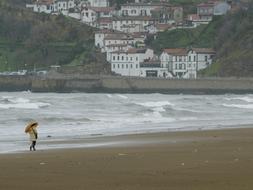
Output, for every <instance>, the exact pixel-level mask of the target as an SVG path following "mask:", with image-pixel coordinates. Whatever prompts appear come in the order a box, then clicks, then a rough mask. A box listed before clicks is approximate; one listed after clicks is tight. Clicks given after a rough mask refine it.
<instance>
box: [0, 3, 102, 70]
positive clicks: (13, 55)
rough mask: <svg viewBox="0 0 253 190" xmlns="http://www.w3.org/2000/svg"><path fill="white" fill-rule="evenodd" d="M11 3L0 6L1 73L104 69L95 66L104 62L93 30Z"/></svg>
mask: <svg viewBox="0 0 253 190" xmlns="http://www.w3.org/2000/svg"><path fill="white" fill-rule="evenodd" d="M13 1H16V0H11V1H1V3H0V71H6V70H8V71H15V70H21V69H26V70H33V69H36V70H44V69H48V68H49V66H50V65H56V64H57V65H67V64H70V63H72V65H81V66H87V67H89V68H91V67H92V65H96V66H95V69H97V68H103V67H104V68H106V69H107V67H106V66H102V67H101V66H100V67H98V66H97V64H101V65H103V64H104V63H105V61H104V60H105V59H104V58H103V57H102V56H101V55H100V53H99V51H98V50H96V49H95V47H94V31H93V29H92V28H90V27H88V26H86V25H83V24H81V23H79V22H77V21H75V20H72V19H69V18H66V17H64V16H62V15H59V16H52V15H51V16H50V15H46V14H35V13H32V12H30V11H28V10H26V9H22V8H20V7H17V6H16V7H15V6H13V4H12V3H13ZM101 57H102V58H101ZM104 68H103V69H101V71H104ZM91 70H92V69H91ZM93 70H94V69H93ZM94 72H100V70H98V71H94Z"/></svg>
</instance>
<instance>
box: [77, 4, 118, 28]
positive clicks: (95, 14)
mask: <svg viewBox="0 0 253 190" xmlns="http://www.w3.org/2000/svg"><path fill="white" fill-rule="evenodd" d="M113 14H114V8H112V7H84V8H83V9H82V11H81V20H82V22H84V23H86V24H88V25H91V26H94V27H98V28H99V23H98V22H97V21H99V20H101V19H109V18H111V17H112V16H113ZM110 22H111V23H110V24H111V25H112V21H110ZM111 27H112V26H111ZM106 28H107V27H106Z"/></svg>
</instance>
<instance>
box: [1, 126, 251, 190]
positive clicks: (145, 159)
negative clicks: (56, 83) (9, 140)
mask: <svg viewBox="0 0 253 190" xmlns="http://www.w3.org/2000/svg"><path fill="white" fill-rule="evenodd" d="M80 141H81V142H82V143H86V141H87V139H83V140H82V139H80ZM92 141H93V142H97V143H98V144H99V143H101V142H114V143H108V144H107V145H106V143H104V144H105V145H104V146H102V145H101V146H97V147H86V148H74V149H56V150H39V145H38V151H36V152H29V151H26V152H22V153H13V154H0V171H1V172H0V189H3V190H15V189H19V190H20V189H37V190H40V189H41V190H44V189H54V190H57V189H59V190H65V189H66V190H67V189H68V190H69V189H72V190H77V189H78V190H79V189H80V190H82V189H89V190H98V189H106V190H107V189H108V190H120V189H122V190H123V189H124V190H126V189H131V190H132V189H133V190H135V189H136V190H137V189H138V190H144V189H145V190H151V189H152V190H160V189H161V190H163V189H164V190H165V189H166V190H167V189H172V190H174V189H175V190H179V189H180V190H183V189H189V190H209V189H210V190H211V189H212V190H213V189H215V190H217V189H220V190H226V189H227V190H246V189H249V190H251V189H253V181H252V176H253V151H252V150H253V146H252V145H253V129H252V128H244V129H243V128H242V129H226V130H210V131H201V130H199V131H191V132H163V133H154V134H152V133H150V134H139V135H123V136H116V137H101V138H97V140H96V138H94V139H93V140H92ZM81 142H80V143H81ZM117 142H119V143H117ZM124 142H125V143H124ZM101 144H103V143H101Z"/></svg>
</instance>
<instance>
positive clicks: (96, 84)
mask: <svg viewBox="0 0 253 190" xmlns="http://www.w3.org/2000/svg"><path fill="white" fill-rule="evenodd" d="M24 90H31V91H33V92H99V93H102V92H106V93H168V94H173V93H187V94H223V93H253V78H241V79H236V78H229V79H228V78H219V79H194V80H181V79H178V80H176V79H158V78H128V77H113V76H57V77H31V76H30V77H29V76H15V77H14V76H0V91H24Z"/></svg>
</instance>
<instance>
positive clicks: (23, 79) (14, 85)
mask: <svg viewBox="0 0 253 190" xmlns="http://www.w3.org/2000/svg"><path fill="white" fill-rule="evenodd" d="M31 86H32V80H31V77H29V76H11V77H10V76H0V91H27V90H30V89H31Z"/></svg>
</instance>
